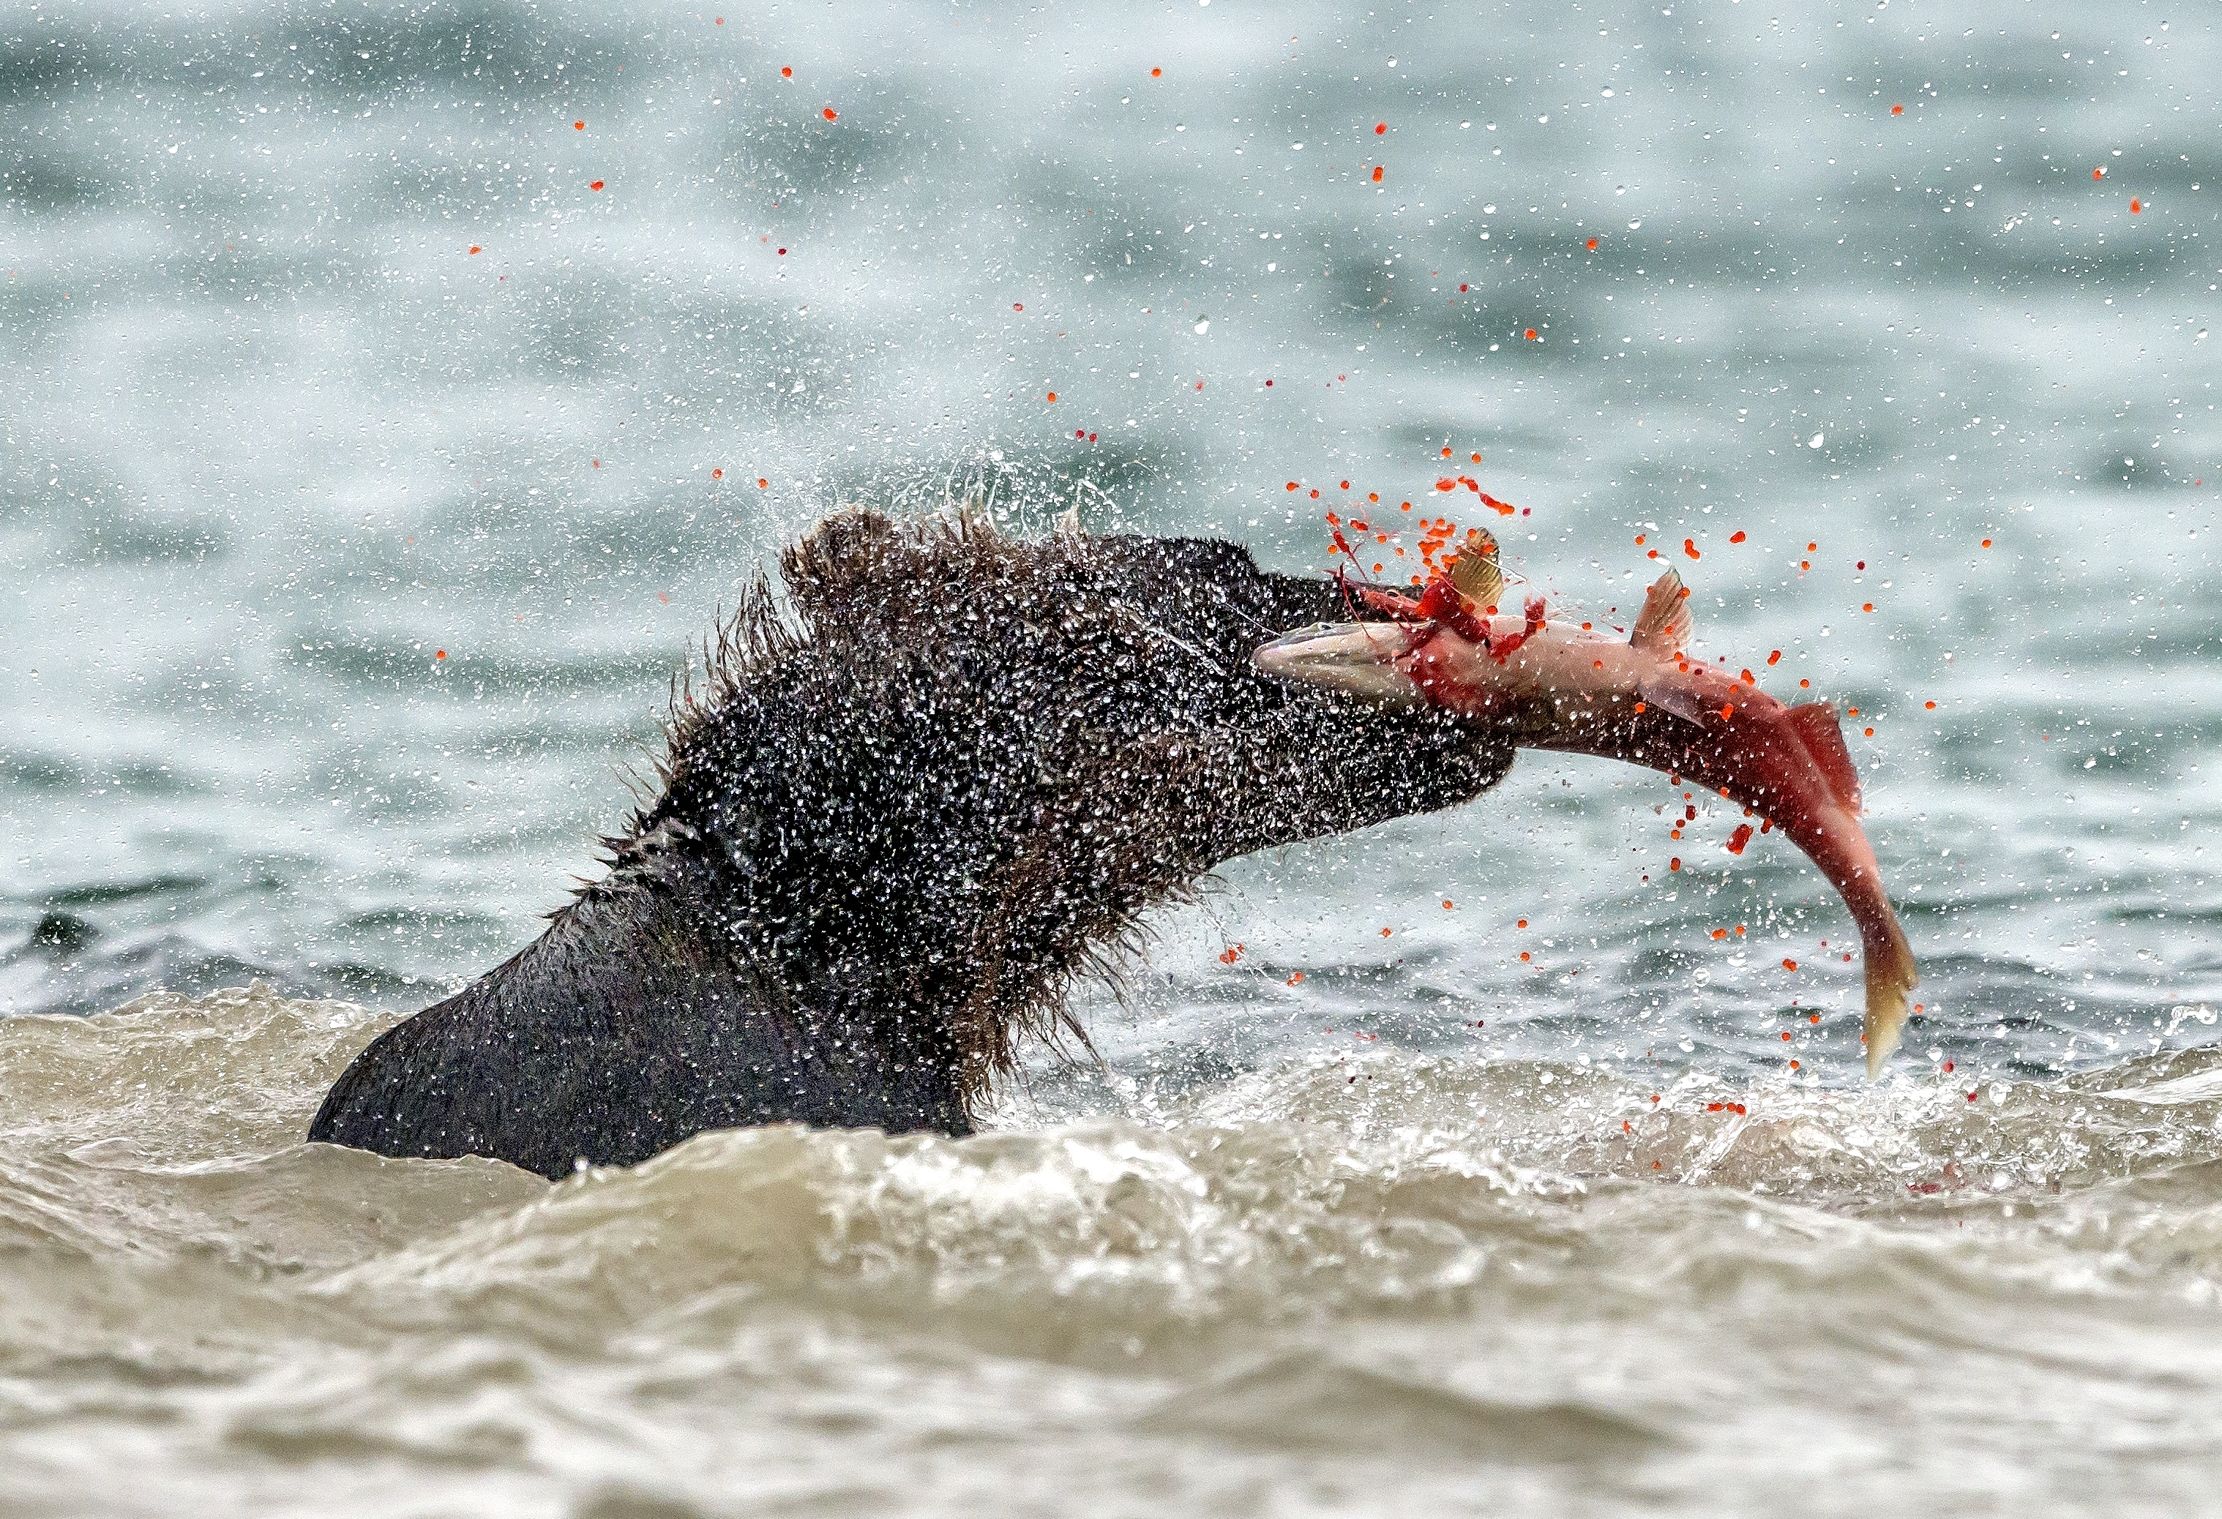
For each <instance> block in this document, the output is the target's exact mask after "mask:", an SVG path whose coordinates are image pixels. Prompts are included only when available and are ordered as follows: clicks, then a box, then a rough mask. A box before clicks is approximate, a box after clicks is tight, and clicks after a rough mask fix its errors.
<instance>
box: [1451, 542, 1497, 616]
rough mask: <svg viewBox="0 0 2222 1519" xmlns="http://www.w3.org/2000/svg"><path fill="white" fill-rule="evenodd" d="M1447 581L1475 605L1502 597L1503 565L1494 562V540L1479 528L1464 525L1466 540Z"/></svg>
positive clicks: (1493, 602)
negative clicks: (1467, 527) (1465, 527)
mask: <svg viewBox="0 0 2222 1519" xmlns="http://www.w3.org/2000/svg"><path fill="white" fill-rule="evenodd" d="M1450 583H1451V586H1452V587H1453V588H1454V589H1455V590H1456V591H1457V592H1458V594H1459V595H1461V596H1463V597H1465V598H1466V599H1467V600H1468V601H1470V602H1472V603H1473V604H1474V605H1475V606H1477V607H1494V606H1496V605H1497V604H1498V603H1499V602H1500V601H1501V600H1502V599H1503V597H1504V569H1503V567H1502V566H1500V565H1499V564H1498V563H1497V540H1496V539H1495V538H1494V537H1492V536H1491V535H1490V534H1489V533H1488V532H1486V531H1485V530H1483V529H1481V528H1478V527H1477V528H1470V529H1468V530H1467V533H1466V542H1465V544H1464V546H1463V547H1461V548H1460V549H1459V551H1458V558H1457V560H1456V561H1455V562H1454V563H1453V564H1452V565H1451V567H1450Z"/></svg>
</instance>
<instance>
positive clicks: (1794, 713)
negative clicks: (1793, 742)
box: [1789, 701, 1859, 812]
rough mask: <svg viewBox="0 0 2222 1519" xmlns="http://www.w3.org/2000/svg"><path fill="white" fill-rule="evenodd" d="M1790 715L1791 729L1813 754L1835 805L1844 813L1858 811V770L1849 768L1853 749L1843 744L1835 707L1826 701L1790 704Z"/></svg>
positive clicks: (1841, 730) (1842, 731)
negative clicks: (1799, 704)
mask: <svg viewBox="0 0 2222 1519" xmlns="http://www.w3.org/2000/svg"><path fill="white" fill-rule="evenodd" d="M1789 715H1790V731H1791V732H1793V733H1795V734H1797V736H1798V742H1799V743H1801V744H1803V745H1804V746H1805V752H1806V753H1808V754H1810V755H1812V756H1813V763H1814V765H1815V766H1816V767H1817V768H1818V769H1819V770H1820V772H1821V778H1822V779H1823V780H1825V781H1827V782H1828V788H1829V794H1830V795H1831V796H1832V797H1834V798H1835V800H1836V804H1837V805H1838V806H1839V807H1842V808H1843V809H1844V810H1845V811H1847V812H1857V811H1859V772H1858V771H1857V770H1855V769H1853V768H1852V751H1851V750H1849V749H1847V748H1845V747H1844V730H1843V728H1841V727H1840V726H1838V724H1837V721H1836V708H1834V707H1832V706H1830V705H1829V704H1828V703H1827V702H1825V701H1811V702H1807V703H1806V704H1805V705H1804V706H1802V707H1792V708H1791V709H1790V714H1789Z"/></svg>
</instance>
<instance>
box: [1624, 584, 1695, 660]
mask: <svg viewBox="0 0 2222 1519" xmlns="http://www.w3.org/2000/svg"><path fill="white" fill-rule="evenodd" d="M1689 601H1690V598H1689V593H1688V592H1686V591H1684V590H1683V589H1682V577H1681V576H1680V575H1677V574H1675V573H1674V571H1672V570H1668V571H1667V572H1666V573H1665V574H1664V575H1661V576H1660V577H1659V578H1658V579H1657V580H1654V581H1652V582H1651V589H1650V590H1648V591H1646V592H1644V593H1643V610H1642V611H1641V612H1640V613H1638V614H1637V615H1636V630H1635V632H1633V633H1631V634H1629V635H1628V642H1630V643H1632V644H1634V645H1635V646H1636V647H1637V648H1639V649H1641V650H1643V651H1644V652H1645V653H1646V654H1661V655H1668V656H1671V655H1675V654H1679V653H1681V652H1682V646H1683V645H1684V644H1686V643H1688V642H1689V641H1690V606H1689Z"/></svg>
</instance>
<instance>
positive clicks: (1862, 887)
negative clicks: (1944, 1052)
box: [1255, 531, 1919, 1077]
mask: <svg viewBox="0 0 2222 1519" xmlns="http://www.w3.org/2000/svg"><path fill="white" fill-rule="evenodd" d="M1503 589H1504V579H1503V574H1502V572H1501V570H1500V569H1499V568H1498V565H1497V554H1496V544H1495V542H1494V540H1492V539H1490V538H1489V536H1488V535H1487V534H1486V533H1481V532H1478V531H1477V532H1475V533H1471V534H1469V535H1468V541H1467V544H1466V547H1465V549H1464V551H1463V552H1461V553H1460V554H1459V555H1458V556H1457V557H1456V559H1455V561H1453V562H1452V563H1451V565H1450V568H1449V570H1448V572H1447V573H1446V572H1444V571H1441V570H1439V571H1438V572H1437V573H1436V575H1435V577H1434V578H1433V579H1432V580H1431V581H1430V582H1429V584H1428V585H1427V587H1426V590H1425V592H1424V593H1423V594H1422V595H1421V596H1419V597H1417V598H1414V597H1410V596H1406V595H1404V594H1403V593H1401V592H1398V591H1393V590H1389V589H1386V588H1383V587H1379V586H1359V585H1353V586H1352V587H1351V590H1352V592H1353V593H1354V595H1355V596H1357V597H1358V598H1359V600H1360V601H1361V603H1362V604H1363V606H1364V609H1365V610H1367V611H1370V612H1372V613H1375V614H1379V615H1383V616H1385V617H1386V618H1387V619H1388V620H1386V621H1380V622H1347V623H1334V624H1329V625H1326V626H1323V627H1314V628H1307V629H1304V630H1302V631H1299V632H1296V633H1291V634H1289V635H1287V636H1286V637H1283V638H1280V639H1277V640H1275V641H1274V642H1272V643H1269V644H1267V645H1265V646H1264V647H1263V648H1261V649H1259V650H1258V651H1257V654H1256V656H1255V658H1256V660H1257V663H1258V664H1259V666H1260V667H1261V668H1263V669H1265V670H1267V671H1269V672H1272V673H1274V674H1276V675H1279V676H1282V677H1284V678H1287V679H1291V680H1298V681H1302V682H1305V683H1307V684H1310V685H1314V686H1323V687H1327V688H1330V689H1334V690H1340V691H1343V692H1346V693H1349V694H1352V695H1355V696H1359V697H1361V698H1364V699H1365V700H1368V701H1371V702H1375V703H1380V704H1392V705H1403V706H1433V707H1437V708H1441V709H1444V710H1446V711H1449V712H1453V713H1456V714H1457V715H1458V716H1459V717H1461V718H1463V719H1465V720H1468V721H1471V722H1474V723H1484V724H1489V725H1492V726H1497V727H1500V728H1509V729H1511V730H1512V732H1513V734H1514V738H1515V742H1516V743H1518V744H1519V745H1521V746H1522V747H1526V748H1532V749H1550V750H1558V751H1562V752H1566V753H1572V754H1596V755H1603V756H1605V757H1607V758H1611V759H1618V760H1626V761H1628V762H1629V763H1631V764H1637V765H1644V766H1647V767H1649V768H1650V769H1653V770H1662V771H1665V772H1666V773H1667V774H1669V775H1671V776H1676V777H1680V778H1683V779H1686V780H1689V781H1694V782H1696V783H1697V784H1699V785H1702V786H1705V787H1708V788H1710V789H1712V790H1714V791H1717V792H1719V793H1720V794H1722V795H1723V796H1726V797H1728V798H1730V799H1731V800H1733V801H1736V802H1738V803H1741V804H1742V805H1743V806H1744V807H1746V808H1748V809H1749V810H1750V811H1751V812H1753V813H1756V814H1758V815H1759V816H1760V817H1761V818H1762V819H1765V820H1767V821H1768V822H1771V823H1772V824H1773V826H1774V827H1776V828H1779V829H1781V830H1782V831H1783V832H1784V833H1786V834H1788V835H1789V837H1790V841H1791V842H1792V843H1794V844H1796V845H1797V846H1798V848H1800V849H1801V850H1803V851H1804V852H1805V853H1806V855H1807V857H1808V858H1810V859H1811V860H1812V861H1813V863H1814V864H1815V865H1817V866H1818V867H1820V870H1821V873H1822V874H1823V875H1824V876H1826V877H1827V878H1828V880H1829V882H1830V884H1831V885H1833V886H1834V887H1835V888H1836V890H1837V892H1838V894H1839V895H1841V896H1842V897H1843V899H1844V905H1845V906H1846V907H1847V908H1849V909H1850V910H1851V915H1852V920H1853V922H1855V923H1856V924H1857V925H1858V926H1859V937H1860V948H1861V952H1862V957H1863V960H1864V970H1865V974H1866V983H1867V985H1866V990H1867V1009H1866V1017H1865V1021H1864V1034H1865V1043H1866V1046H1867V1074H1868V1075H1869V1076H1870V1077H1872V1076H1875V1075H1877V1074H1878V1073H1880V1071H1881V1069H1882V1066H1883V1062H1884V1061H1885V1060H1887V1059H1888V1058H1889V1056H1890V1053H1891V1051H1893V1050H1894V1049H1896V1048H1897V1046H1898V1041H1899V1037H1900V1034H1901V1033H1902V1031H1903V1029H1904V1027H1905V1022H1906V1014H1907V1010H1908V1009H1907V1000H1906V999H1907V995H1908V993H1909V992H1910V991H1911V990H1912V988H1913V986H1914V984H1915V982H1916V981H1917V980H1918V979H1919V972H1918V970H1917V968H1916V967H1915V964H1914V959H1913V950H1912V948H1911V947H1910V946H1909V945H1908V944H1907V942H1906V936H1905V932H1904V931H1903V930H1902V929H1901V928H1900V927H1899V924H1898V914H1897V912H1896V910H1895V909H1894V908H1892V906H1891V903H1890V898H1889V896H1888V894H1887V893H1886V892H1885V891H1884V889H1883V880H1882V871H1881V867H1880V866H1879V865H1878V864H1877V863H1876V860H1875V851H1874V848H1873V846H1872V845H1870V844H1869V843H1868V840H1867V834H1866V830H1865V829H1864V828H1862V827H1861V825H1860V811H1861V803H1860V788H1859V775H1858V773H1857V772H1856V771H1855V770H1854V769H1853V767H1852V757H1851V754H1850V752H1849V751H1848V750H1847V749H1846V748H1845V746H1844V735H1843V731H1842V729H1841V728H1840V727H1839V725H1838V722H1837V716H1836V709H1835V708H1834V707H1833V706H1831V705H1829V704H1828V703H1826V702H1808V703H1804V704H1801V705H1798V706H1786V705H1785V704H1783V703H1782V702H1780V701H1777V700H1776V699H1775V698H1774V697H1772V696H1769V695H1768V694H1767V693H1766V692H1764V691H1762V690H1760V689H1759V688H1758V687H1757V686H1756V685H1755V684H1753V683H1752V682H1751V681H1750V680H1749V679H1748V678H1747V677H1748V673H1749V672H1740V673H1736V674H1731V673H1730V672H1729V671H1727V670H1725V669H1722V668H1720V667H1718V666H1715V665H1712V664H1708V663H1704V662H1702V661H1699V660H1696V659H1693V658H1691V657H1690V656H1689V654H1688V652H1687V645H1688V642H1689V637H1690V612H1689V592H1688V591H1687V590H1686V589H1685V588H1684V587H1683V584H1682V579H1681V577H1680V576H1679V575H1677V574H1676V573H1675V572H1674V571H1672V570H1668V571H1667V572H1666V573H1665V574H1663V575H1661V576H1660V577H1659V578H1658V580H1657V581H1656V582H1655V583H1654V584H1653V585H1652V586H1651V588H1650V590H1649V591H1648V592H1647V593H1646V594H1645V596H1644V603H1643V610H1642V612H1641V613H1640V615H1638V617H1637V619H1636V622H1635V626H1634V629H1633V632H1632V634H1631V636H1629V637H1628V638H1626V639H1621V638H1618V637H1614V636H1610V635H1607V634H1604V633H1600V632H1595V631H1591V630H1588V629H1584V628H1581V627H1577V626H1568V625H1566V624H1561V623H1553V622H1552V621H1550V619H1549V617H1548V615H1547V609H1546V607H1545V604H1544V603H1543V602H1542V601H1541V600H1539V599H1538V600H1531V601H1529V602H1528V603H1527V604H1526V607H1525V608H1524V609H1523V612H1522V614H1521V615H1519V616H1509V615H1505V614H1503V613H1501V612H1499V611H1498V609H1497V602H1498V601H1499V599H1500V598H1501V596H1502V593H1503ZM1747 836H1748V835H1747Z"/></svg>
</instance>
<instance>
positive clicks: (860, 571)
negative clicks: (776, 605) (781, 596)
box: [779, 506, 912, 618]
mask: <svg viewBox="0 0 2222 1519" xmlns="http://www.w3.org/2000/svg"><path fill="white" fill-rule="evenodd" d="M909 547H911V545H909V544H907V543H906V542H905V541H904V536H903V534H902V533H901V531H900V530H898V529H897V527H896V526H895V524H894V523H893V522H892V521H890V520H889V519H888V518H887V516H886V514H885V513H882V512H877V511H874V510H872V509H871V508H870V507H864V506H848V507H843V508H841V509H840V510H839V511H836V512H834V513H832V514H831V515H830V516H828V517H826V518H824V519H823V520H821V521H820V522H819V523H818V524H817V525H816V526H814V527H812V528H811V529H810V531H809V532H807V533H805V534H804V535H803V537H802V541H801V542H799V543H797V544H795V545H793V546H792V547H790V548H788V549H787V550H786V551H785V552H783V553H782V554H781V555H780V556H779V573H780V578H781V579H782V580H784V581H786V583H787V594H788V596H789V598H790V599H791V600H792V601H793V602H794V604H795V606H796V607H797V608H798V609H800V610H801V611H802V612H803V613H804V615H805V616H809V617H813V618H814V617H817V616H821V615H823V614H825V613H827V612H829V611H835V610H838V609H840V608H843V607H847V606H851V605H853V604H855V603H856V601H857V600H858V598H860V597H863V596H867V595H871V594H874V593H875V592H877V594H879V595H881V596H886V595H890V594H895V593H896V592H897V591H898V589H899V583H900V581H901V580H902V578H903V574H904V570H905V569H906V568H912V566H910V565H909V563H908V561H909V560H910V559H911V557H912V556H911V555H910V554H908V553H905V552H904V550H905V549H906V548H909Z"/></svg>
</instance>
